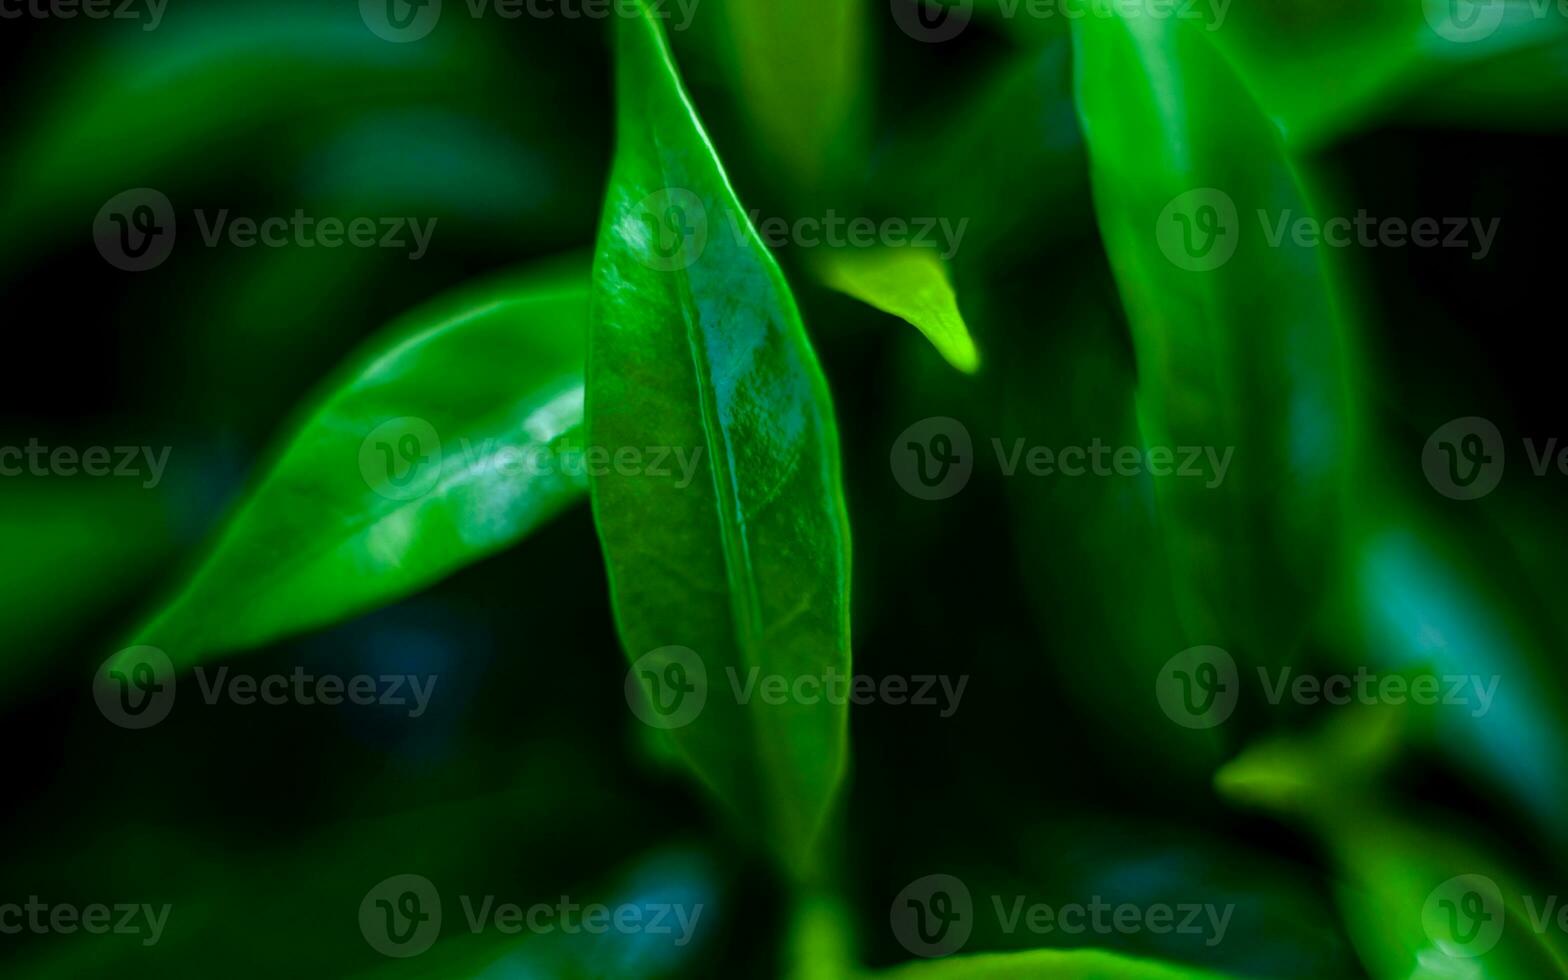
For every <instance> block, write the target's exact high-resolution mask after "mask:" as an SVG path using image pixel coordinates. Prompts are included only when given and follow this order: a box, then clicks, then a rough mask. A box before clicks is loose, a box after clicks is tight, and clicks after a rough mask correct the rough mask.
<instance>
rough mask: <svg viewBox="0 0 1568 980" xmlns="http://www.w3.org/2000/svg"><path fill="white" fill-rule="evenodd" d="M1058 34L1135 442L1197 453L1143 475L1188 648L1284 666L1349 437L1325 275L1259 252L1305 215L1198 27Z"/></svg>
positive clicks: (1257, 117)
mask: <svg viewBox="0 0 1568 980" xmlns="http://www.w3.org/2000/svg"><path fill="white" fill-rule="evenodd" d="M1074 40H1075V45H1076V52H1077V60H1076V63H1075V70H1076V89H1077V98H1078V106H1079V113H1080V115H1081V117H1082V121H1083V126H1084V132H1085V134H1086V139H1087V142H1088V145H1089V150H1090V160H1091V175H1092V180H1093V184H1094V201H1095V208H1096V211H1097V213H1098V215H1099V219H1100V228H1101V232H1102V235H1103V237H1104V240H1105V246H1106V250H1107V253H1108V255H1109V258H1110V261H1111V266H1112V269H1113V271H1114V272H1115V275H1116V281H1117V284H1118V287H1119V289H1120V292H1121V296H1122V301H1123V305H1124V307H1125V308H1126V310H1127V318H1128V322H1129V324H1130V327H1131V331H1132V339H1133V346H1134V349H1135V351H1136V355H1137V365H1138V385H1139V390H1138V402H1137V404H1138V419H1139V423H1140V428H1141V430H1142V433H1143V437H1144V441H1145V443H1146V444H1147V446H1149V447H1163V448H1166V449H1170V450H1173V451H1175V452H1176V453H1177V454H1178V455H1177V458H1186V457H1185V456H1184V455H1183V454H1185V453H1186V452H1188V451H1189V450H1194V449H1195V450H1199V451H1200V452H1201V453H1203V454H1204V455H1203V457H1202V459H1203V462H1204V464H1205V465H1204V466H1203V467H1202V468H1201V470H1200V472H1199V475H1187V476H1183V475H1181V471H1180V470H1179V469H1175V468H1174V467H1173V468H1172V470H1171V472H1170V473H1169V474H1168V475H1166V476H1164V477H1158V478H1156V479H1155V481H1154V485H1155V498H1156V501H1157V503H1158V507H1159V512H1160V515H1161V522H1162V524H1163V526H1164V533H1165V537H1166V540H1167V542H1168V544H1169V549H1170V557H1171V560H1172V567H1173V569H1174V570H1176V571H1177V574H1176V581H1177V584H1178V588H1179V590H1180V591H1181V593H1182V595H1183V602H1182V606H1183V621H1184V623H1185V624H1186V626H1187V628H1188V630H1189V633H1190V636H1189V639H1190V640H1191V641H1192V642H1201V643H1218V644H1220V645H1232V644H1234V645H1235V646H1237V647H1238V648H1239V649H1240V651H1241V652H1243V653H1245V654H1247V655H1257V654H1260V653H1263V652H1265V651H1266V652H1268V653H1269V654H1271V655H1275V656H1277V655H1282V654H1284V655H1288V653H1289V651H1290V650H1291V649H1293V648H1294V647H1295V646H1296V644H1298V643H1299V642H1300V640H1301V638H1302V635H1303V633H1304V632H1305V630H1306V628H1307V627H1308V625H1309V623H1310V621H1311V620H1312V618H1313V617H1314V616H1315V614H1316V612H1317V610H1318V608H1319V606H1320V603H1321V600H1322V597H1323V593H1324V591H1325V589H1326V586H1327V584H1328V579H1329V575H1330V570H1331V568H1332V565H1333V560H1334V556H1335V554H1336V550H1335V549H1336V546H1337V545H1338V543H1339V541H1340V538H1341V537H1342V534H1343V530H1342V522H1343V510H1344V499H1343V498H1344V495H1345V484H1346V482H1348V481H1347V471H1348V470H1349V468H1350V467H1349V464H1348V460H1350V458H1351V449H1352V441H1353V440H1352V436H1353V418H1354V415H1353V409H1352V405H1351V400H1350V395H1349V390H1350V386H1351V383H1352V377H1351V374H1352V372H1351V363H1350V361H1349V358H1348V355H1347V351H1346V345H1345V342H1344V339H1343V337H1342V335H1341V334H1342V328H1341V326H1340V324H1339V315H1338V310H1337V309H1336V308H1335V304H1334V300H1333V296H1332V293H1331V283H1330V277H1329V271H1328V269H1327V268H1326V267H1325V265H1324V261H1323V258H1322V256H1321V254H1320V253H1319V252H1318V250H1316V249H1312V248H1306V247H1302V246H1300V245H1298V244H1297V242H1296V240H1295V239H1294V238H1293V237H1292V236H1290V235H1289V234H1285V235H1284V236H1282V237H1280V238H1278V240H1277V244H1276V243H1275V242H1271V240H1270V231H1269V229H1271V228H1273V227H1277V224H1278V222H1280V221H1282V220H1285V221H1289V220H1294V219H1296V218H1299V217H1300V216H1302V215H1310V214H1311V210H1310V208H1309V207H1308V205H1307V202H1306V199H1305V196H1304V194H1303V193H1302V191H1301V189H1300V187H1299V184H1298V181H1297V178H1296V175H1295V173H1294V171H1293V169H1292V166H1291V163H1290V161H1289V160H1287V158H1286V156H1285V154H1284V152H1283V149H1282V147H1281V144H1280V140H1279V137H1278V134H1277V133H1276V131H1275V130H1274V128H1273V127H1272V126H1271V125H1270V124H1269V122H1268V121H1267V120H1266V119H1265V118H1264V117H1263V115H1262V114H1261V113H1260V112H1259V110H1258V108H1257V106H1256V105H1254V104H1253V102H1252V100H1251V99H1250V97H1249V96H1248V94H1247V92H1246V90H1245V89H1244V88H1243V87H1242V85H1241V84H1240V82H1239V81H1238V80H1237V78H1236V77H1235V75H1234V74H1233V73H1232V72H1231V70H1230V69H1229V68H1228V66H1227V64H1226V63H1225V61H1223V60H1222V59H1221V58H1220V57H1219V56H1218V55H1217V53H1216V52H1215V50H1214V49H1213V47H1212V45H1211V44H1210V42H1209V39H1208V36H1207V35H1206V34H1204V33H1203V32H1202V31H1201V30H1199V29H1197V28H1194V27H1192V26H1191V25H1189V24H1186V23H1185V22H1182V21H1179V20H1169V19H1163V18H1149V17H1133V18H1128V19H1125V20H1124V19H1120V18H1086V19H1084V20H1080V21H1076V22H1075V23H1074ZM1173 93H1174V94H1175V96H1174V97H1173ZM1260 218H1262V219H1264V220H1263V222H1261V223H1260ZM1210 454H1212V455H1210ZM1227 460H1228V462H1227ZM1189 472H1190V470H1189Z"/></svg>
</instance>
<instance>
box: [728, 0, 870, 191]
mask: <svg viewBox="0 0 1568 980" xmlns="http://www.w3.org/2000/svg"><path fill="white" fill-rule="evenodd" d="M872 10H873V5H871V4H866V3H859V2H853V3H845V2H843V0H799V2H796V3H789V4H779V3H772V2H769V0H734V2H730V3H725V4H723V5H721V6H720V7H719V8H718V9H717V11H716V12H715V13H714V16H716V17H718V18H719V19H720V21H721V30H722V33H723V36H724V37H725V41H726V44H725V46H724V51H723V63H724V67H725V69H726V71H727V72H728V74H729V77H730V79H731V85H732V87H733V91H734V97H735V99H736V100H737V101H738V102H739V103H740V104H741V106H742V107H743V109H744V112H743V118H744V120H745V122H746V125H747V126H748V127H749V130H750V137H751V141H752V147H751V150H752V152H753V153H754V154H755V158H756V159H757V160H758V161H760V162H761V163H762V164H763V165H765V166H766V168H767V171H768V175H769V177H770V179H771V181H770V182H772V183H774V184H775V185H782V188H780V189H782V190H783V191H784V192H785V193H786V194H787V196H788V197H790V198H791V199H792V200H793V201H794V202H795V204H796V205H797V206H802V207H808V208H810V207H820V206H821V205H823V204H824V203H828V202H831V201H833V200H835V199H836V198H837V197H838V195H840V194H842V193H844V192H845V191H847V190H852V189H853V188H845V187H843V186H841V185H843V184H844V183H845V182H846V180H852V179H853V175H854V171H855V168H857V167H859V166H860V162H861V161H862V160H863V159H864V157H865V154H866V151H867V142H868V136H867V132H866V130H867V113H868V111H869V106H868V105H867V102H868V99H869V95H870V86H869V84H868V82H869V79H870V75H871V72H870V68H871V63H870V59H869V46H868V38H867V36H868V34H869V29H868V28H869V25H868V20H869V18H870V15H871V12H872Z"/></svg>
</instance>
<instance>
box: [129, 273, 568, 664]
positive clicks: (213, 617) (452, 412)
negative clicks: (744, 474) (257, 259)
mask: <svg viewBox="0 0 1568 980" xmlns="http://www.w3.org/2000/svg"><path fill="white" fill-rule="evenodd" d="M587 306H588V289H587V283H586V280H585V278H584V277H583V276H582V275H581V274H580V273H578V272H575V271H573V272H567V273H550V274H548V275H544V276H541V277H538V278H536V279H530V280H525V281H521V282H520V281H515V280H513V281H505V282H500V283H493V284H489V285H486V286H483V287H480V288H476V289H472V290H467V291H465V292H464V293H463V294H462V295H461V296H460V297H458V298H456V299H452V300H448V301H445V302H442V303H439V304H436V305H435V306H433V307H431V308H430V309H427V310H422V311H419V312H417V313H415V314H413V315H411V316H409V317H408V318H406V320H405V321H404V322H403V323H402V324H401V325H399V326H395V327H393V328H392V329H391V330H390V331H389V336H390V338H391V339H389V340H388V341H386V342H384V343H382V344H381V345H379V347H378V349H377V350H376V351H375V352H374V353H373V354H372V355H371V356H369V357H368V358H367V359H365V360H364V361H363V362H362V363H361V364H360V365H358V366H357V367H356V368H355V369H354V370H353V371H351V372H350V373H349V374H348V375H347V377H346V378H345V379H344V380H343V382H342V383H341V384H340V385H338V386H336V387H335V388H334V389H333V390H331V393H330V394H328V395H327V397H326V398H325V400H324V401H323V402H322V404H321V405H320V407H319V408H317V409H315V410H314V411H313V412H311V413H310V415H309V416H308V417H307V418H306V419H305V421H304V423H303V424H302V425H301V426H300V427H299V429H298V431H297V433H296V434H295V435H294V436H293V438H292V439H291V440H290V441H289V442H288V444H287V446H286V447H285V448H284V450H283V453H282V455H281V457H280V458H279V459H278V461H277V463H276V464H275V465H274V466H272V467H271V470H270V472H269V473H268V474H267V475H266V477H265V478H264V479H263V480H262V481H261V483H260V484H259V485H258V486H257V487H256V489H255V490H254V491H253V492H252V493H251V495H250V497H249V499H248V500H247V501H246V503H245V504H244V505H243V506H242V508H241V509H240V511H239V512H238V513H237V514H236V516H235V517H234V519H233V521H232V523H231V524H230V525H229V527H228V528H227V530H226V531H225V532H224V534H223V536H222V538H221V539H220V540H219V542H218V544H217V547H216V548H215V549H214V550H213V553H212V555H211V556H210V557H209V558H208V559H207V560H206V562H205V563H204V564H203V565H202V567H201V568H200V569H199V570H198V571H197V572H196V574H195V576H194V577H193V578H192V579H191V581H190V583H189V585H187V586H186V588H185V590H184V591H183V592H182V593H181V594H180V596H179V597H178V598H177V599H176V600H175V601H174V602H173V603H172V604H171V605H170V606H169V607H168V608H166V609H164V610H163V611H162V612H161V613H159V614H158V616H157V617H156V618H155V619H154V620H153V621H152V622H151V623H150V624H149V625H148V626H147V627H146V628H144V629H143V630H142V631H141V632H140V639H139V640H138V642H139V643H142V644H148V645H152V646H157V647H159V648H161V649H163V650H164V652H165V653H167V654H168V655H169V657H170V659H171V660H173V662H174V663H175V664H176V665H178V666H185V665H190V664H193V663H195V662H196V661H197V660H198V659H200V658H202V657H205V656H207V655H210V654H213V653H217V652H219V651H223V650H229V649H234V648H242V647H252V646H256V645H258V644H262V643H266V642H269V641H271V640H275V639H278V638H280V637H282V636H285V635H287V634H290V633H295V632H299V631H301V630H307V629H313V628H317V627H321V626H325V625H327V624H329V623H332V622H334V621H337V620H340V619H344V618H346V617H348V616H352V615H354V614H357V613H361V612H364V611H366V610H368V609H371V608H373V607H375V606H377V605H380V604H383V603H386V602H390V601H392V600H393V599H396V598H398V597H400V596H403V595H406V594H408V593H411V592H413V591H415V590H417V589H420V588H422V587H424V586H427V585H429V584H430V583H432V582H435V581H437V580H438V579H440V578H441V577H443V576H445V575H447V574H449V573H451V572H453V571H455V570H457V569H458V568H461V567H462V566H464V565H466V564H469V563H471V562H474V561H477V560H478V559H480V558H482V557H484V556H485V555H488V554H491V553H493V552H495V551H497V550H499V549H501V548H504V547H506V546H507V545H509V544H512V543H513V542H515V541H517V540H518V539H520V538H521V537H523V536H524V535H525V534H527V533H528V532H529V531H530V530H531V529H533V528H534V527H536V526H538V525H539V524H540V523H541V522H543V521H545V520H547V519H548V518H550V517H551V516H553V515H554V514H555V513H556V512H558V511H559V510H561V509H562V508H563V507H565V506H566V505H567V504H569V503H570V502H571V501H572V500H574V499H575V498H576V497H577V496H578V495H579V494H581V493H582V492H583V490H584V488H585V486H586V479H585V476H584V474H583V472H582V470H583V467H582V466H581V465H579V464H580V463H581V462H582V461H581V460H577V459H575V458H574V457H573V456H572V455H571V454H570V453H568V452H566V450H567V449H568V446H567V441H568V440H569V439H571V438H572V436H573V435H574V434H575V433H577V432H578V431H579V429H580V426H581V420H582V400H583V391H582V360H583V344H584V337H585V327H586V324H587Z"/></svg>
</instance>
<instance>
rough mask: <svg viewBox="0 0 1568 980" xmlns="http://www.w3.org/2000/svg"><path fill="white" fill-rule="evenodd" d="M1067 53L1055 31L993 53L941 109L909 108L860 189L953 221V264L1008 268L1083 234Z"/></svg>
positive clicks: (1083, 173) (892, 206)
mask: <svg viewBox="0 0 1568 980" xmlns="http://www.w3.org/2000/svg"><path fill="white" fill-rule="evenodd" d="M1071 54H1072V52H1071V46H1070V44H1069V43H1068V39H1067V37H1066V36H1065V35H1058V36H1057V37H1055V38H1054V39H1052V40H1050V41H1048V42H1047V43H1045V44H1044V45H1043V46H1041V47H1040V48H1039V49H1038V50H1032V51H1028V52H1025V53H1022V54H1015V55H1011V56H1009V57H1007V58H1005V59H1002V60H1001V62H1000V64H997V65H996V66H995V67H994V68H990V69H989V70H988V71H987V72H986V74H985V75H984V76H983V77H981V78H979V79H978V80H976V81H975V82H973V83H972V84H970V85H969V86H968V87H967V88H966V89H964V90H963V91H961V92H958V93H956V94H955V95H954V97H953V100H952V104H951V107H950V108H949V109H948V110H947V111H945V112H940V113H935V112H931V111H929V110H924V109H923V110H922V111H920V112H918V113H916V114H914V115H913V117H912V121H911V123H910V132H908V133H901V134H898V139H897V140H896V142H894V143H893V145H892V146H891V147H889V148H888V149H886V150H884V151H882V152H879V153H878V154H877V155H876V157H875V159H874V162H875V164H876V166H877V169H876V171H875V173H873V175H872V178H871V180H870V187H869V189H868V190H869V193H871V194H873V195H875V196H876V198H877V200H879V201H880V202H882V204H883V206H884V207H885V208H886V209H888V210H889V211H890V212H891V213H893V214H899V215H907V216H911V217H917V218H918V217H936V218H940V219H942V220H945V221H948V222H949V223H950V224H951V225H952V226H955V227H957V226H959V225H960V224H961V223H962V225H963V227H964V229H965V233H964V237H963V239H962V248H961V249H959V250H957V253H956V254H955V255H953V256H950V258H951V259H952V261H953V262H955V263H956V264H958V265H959V267H960V268H961V269H964V268H989V269H994V268H995V267H996V266H997V265H1003V266H1007V265H1010V264H1012V263H1017V262H1019V261H1020V259H1021V257H1024V256H1029V257H1033V256H1035V255H1036V254H1037V253H1038V251H1039V250H1040V248H1041V246H1042V243H1044V244H1049V243H1050V242H1053V241H1060V240H1071V239H1072V238H1073V237H1075V236H1078V235H1084V234H1088V233H1090V232H1091V231H1092V228H1093V215H1092V214H1091V213H1090V209H1089V207H1088V203H1087V202H1088V196H1089V195H1088V168H1087V164H1086V161H1085V158H1084V148H1083V138H1082V136H1081V135H1080V133H1079V128H1078V118H1077V115H1076V114H1075V112H1074V108H1073V95H1072V59H1071ZM977 175H983V177H977ZM998 188H1006V193H998V192H997V189H998ZM961 278H962V277H961Z"/></svg>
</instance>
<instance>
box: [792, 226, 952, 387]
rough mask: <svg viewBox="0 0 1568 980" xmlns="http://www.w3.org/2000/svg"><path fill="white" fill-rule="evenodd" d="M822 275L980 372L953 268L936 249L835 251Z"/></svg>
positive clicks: (823, 262) (830, 283)
mask: <svg viewBox="0 0 1568 980" xmlns="http://www.w3.org/2000/svg"><path fill="white" fill-rule="evenodd" d="M819 275H820V276H821V277H822V281H823V282H824V283H825V284H826V285H828V286H830V287H831V288H833V289H836V290H838V291H839V292H841V293H844V294H845V295H847V296H853V297H854V298H855V299H858V300H860V301H861V302H862V303H866V304H869V305H871V306H874V307H876V308H877V309H879V310H881V311H882V312H884V313H891V314H892V315H894V316H896V317H900V318H902V319H903V320H905V321H906V322H908V323H909V324H910V325H911V326H913V327H914V328H915V329H916V330H919V331H920V332H921V333H923V334H925V335H926V339H928V340H930V341H931V344H932V346H934V347H935V348H936V349H937V350H938V351H939V352H940V353H941V355H942V356H943V357H945V358H947V361H948V363H949V364H951V365H953V367H955V368H958V370H960V371H963V372H964V373H965V374H974V373H975V372H976V371H978V370H979V369H980V352H979V350H977V349H976V348H975V342H974V340H973V339H972V338H971V337H970V336H969V328H968V327H967V326H965V325H964V317H963V314H962V313H960V312H958V297H957V296H956V295H954V293H953V285H952V283H951V282H949V281H948V274H947V267H946V266H944V265H943V264H942V260H941V259H940V258H938V257H937V255H936V253H935V252H933V251H931V250H930V249H926V248H888V247H882V248H875V249H835V250H832V251H830V252H828V253H827V254H826V255H824V256H823V258H822V260H821V266H820V269H819Z"/></svg>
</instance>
